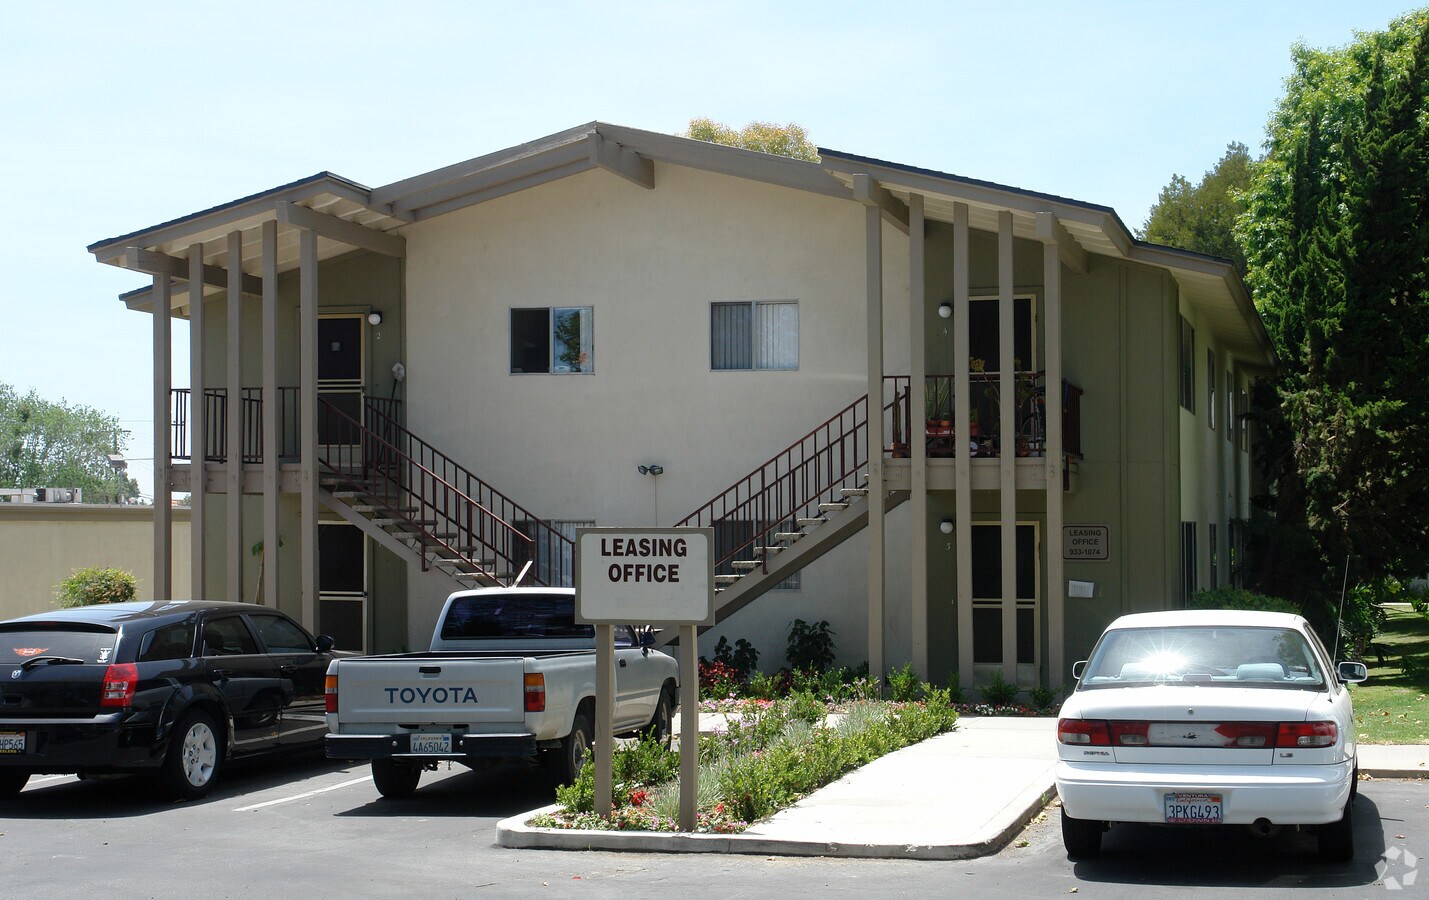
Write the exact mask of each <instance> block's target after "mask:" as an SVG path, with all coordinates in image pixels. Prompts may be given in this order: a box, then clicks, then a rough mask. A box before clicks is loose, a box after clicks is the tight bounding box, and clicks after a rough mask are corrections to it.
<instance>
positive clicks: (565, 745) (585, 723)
mask: <svg viewBox="0 0 1429 900" xmlns="http://www.w3.org/2000/svg"><path fill="white" fill-rule="evenodd" d="M593 733H594V732H593V731H592V729H591V725H590V713H589V712H587V711H586V710H585V708H584V707H582V708H581V709H579V710H577V712H576V717H575V721H573V722H571V733H570V734H568V735H566V736H565V737H563V738H561V759H560V768H559V773H560V777H561V783H563V784H573V783H574V782H575V780H576V779H577V778H579V777H580V774H581V767H582V766H584V765H585V761H586V757H588V756H590V751H591V735H592V734H593Z"/></svg>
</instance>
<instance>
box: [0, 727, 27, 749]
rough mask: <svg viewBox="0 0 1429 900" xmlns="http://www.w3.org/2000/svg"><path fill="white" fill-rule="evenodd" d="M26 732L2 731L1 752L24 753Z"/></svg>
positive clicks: (0, 737)
mask: <svg viewBox="0 0 1429 900" xmlns="http://www.w3.org/2000/svg"><path fill="white" fill-rule="evenodd" d="M24 752H25V732H23V731H0V753H24Z"/></svg>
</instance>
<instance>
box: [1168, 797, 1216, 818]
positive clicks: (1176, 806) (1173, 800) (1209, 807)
mask: <svg viewBox="0 0 1429 900" xmlns="http://www.w3.org/2000/svg"><path fill="white" fill-rule="evenodd" d="M1165 803H1166V822H1167V824H1171V825H1219V824H1221V795H1220V794H1205V793H1197V794H1166V795H1165Z"/></svg>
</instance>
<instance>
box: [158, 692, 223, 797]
mask: <svg viewBox="0 0 1429 900" xmlns="http://www.w3.org/2000/svg"><path fill="white" fill-rule="evenodd" d="M219 734H220V732H219V730H218V726H217V725H215V724H214V721H213V716H211V715H209V714H208V713H206V712H204V711H203V710H201V709H193V710H189V711H188V712H187V713H185V714H184V717H183V718H181V719H179V723H178V724H177V725H176V726H174V730H173V732H172V733H171V734H170V735H169V749H168V752H167V753H165V754H164V764H163V766H162V767H161V768H160V769H159V786H160V788H161V789H162V790H163V792H164V793H165V794H167V795H168V796H170V797H173V798H174V799H177V800H197V799H199V798H200V797H202V796H204V795H205V794H207V793H208V790H209V788H211V787H212V786H213V779H214V776H215V775H217V774H218V769H219V767H220V766H221V765H222V763H223V748H222V744H221V743H220V741H219Z"/></svg>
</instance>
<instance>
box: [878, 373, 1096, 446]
mask: <svg viewBox="0 0 1429 900" xmlns="http://www.w3.org/2000/svg"><path fill="white" fill-rule="evenodd" d="M910 384H911V382H910V379H909V376H907V375H888V376H885V377H884V391H885V394H887V393H888V392H890V391H891V393H892V397H893V401H892V403H890V404H889V405H888V407H887V409H888V411H887V412H886V413H885V415H887V417H888V418H887V419H886V420H885V425H886V426H887V433H888V434H889V435H891V446H889V447H888V448H886V449H885V451H884V452H885V453H887V454H889V455H891V456H894V457H904V456H908V455H910V450H911V443H912V441H913V440H914V439H920V440H922V441H924V442H925V447H926V448H927V453H928V456H930V457H952V456H955V455H956V451H957V443H956V442H957V441H958V440H960V439H961V440H965V441H967V442H968V449H969V450H970V451H971V453H972V455H973V456H975V457H998V456H1001V455H1002V454H1003V452H1004V451H1003V448H1004V446H1008V447H1010V448H1011V449H1012V452H1014V453H1015V454H1016V455H1018V456H1042V455H1043V454H1045V453H1046V452H1047V373H1045V372H1017V373H1015V374H1014V375H1013V391H1012V394H1013V395H1012V397H1011V398H1009V399H1010V400H1011V401H1012V403H1013V404H1014V408H1013V423H1014V425H1013V436H1012V440H1010V441H1006V442H1005V441H1003V439H1002V434H1001V430H1002V402H1003V397H1002V387H1001V379H1000V377H999V375H998V373H996V372H970V373H968V401H969V405H968V409H969V416H968V423H967V426H966V427H965V428H962V429H959V428H957V427H956V424H955V423H954V421H953V410H954V408H955V405H954V402H953V400H954V397H953V384H954V376H952V375H927V376H925V377H924V398H925V400H924V408H923V409H922V410H919V411H918V413H919V415H917V416H915V415H914V410H913V408H912V403H911V400H910V397H911V396H912V395H911V391H910ZM960 433H961V437H960V436H959V435H960ZM1062 452H1063V453H1064V454H1066V455H1067V456H1068V457H1076V458H1078V459H1080V458H1081V456H1082V389H1081V388H1079V387H1077V386H1076V385H1074V384H1071V383H1070V382H1068V381H1066V380H1065V379H1064V380H1063V381H1062Z"/></svg>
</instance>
